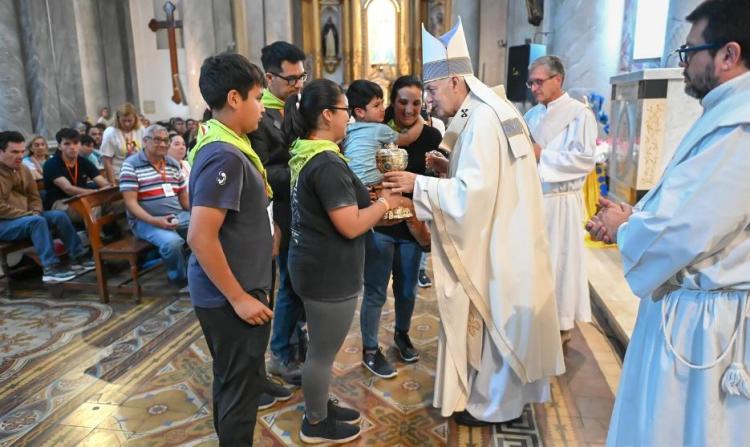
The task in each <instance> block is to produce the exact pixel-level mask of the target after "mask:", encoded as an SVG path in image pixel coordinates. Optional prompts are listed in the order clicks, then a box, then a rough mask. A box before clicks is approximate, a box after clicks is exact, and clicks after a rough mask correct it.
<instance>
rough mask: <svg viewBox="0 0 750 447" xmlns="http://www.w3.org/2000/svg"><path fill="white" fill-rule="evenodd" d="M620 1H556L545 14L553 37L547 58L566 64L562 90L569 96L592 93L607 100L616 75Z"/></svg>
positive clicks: (621, 11) (621, 6)
mask: <svg viewBox="0 0 750 447" xmlns="http://www.w3.org/2000/svg"><path fill="white" fill-rule="evenodd" d="M623 8H624V5H623V1H622V0H610V1H607V2H601V1H598V0H584V1H581V0H558V1H556V2H555V6H554V11H546V10H545V12H544V15H545V20H551V21H552V23H551V25H552V28H551V29H552V30H553V33H552V34H551V36H550V37H551V39H550V40H551V44H550V46H549V47H548V49H547V53H548V54H554V55H557V56H560V58H561V59H562V61H563V63H564V64H565V69H566V77H565V85H564V87H565V89H566V90H568V92H570V93H571V96H573V97H576V98H577V99H580V97H581V96H584V95H587V94H589V93H591V92H595V93H597V94H599V95H602V96H604V97H605V98H609V96H610V94H609V93H610V91H611V89H610V85H609V78H610V77H611V76H614V75H616V74H617V73H618V62H619V53H618V49H619V48H620V38H621V34H622V32H621V26H622V14H623Z"/></svg>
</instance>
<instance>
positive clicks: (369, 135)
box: [344, 79, 424, 187]
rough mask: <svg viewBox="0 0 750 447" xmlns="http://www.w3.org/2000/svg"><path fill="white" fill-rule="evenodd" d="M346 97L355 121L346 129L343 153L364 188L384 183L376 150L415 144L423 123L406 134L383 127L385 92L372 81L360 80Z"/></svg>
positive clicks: (349, 89) (418, 122)
mask: <svg viewBox="0 0 750 447" xmlns="http://www.w3.org/2000/svg"><path fill="white" fill-rule="evenodd" d="M346 98H347V100H348V101H349V108H350V109H351V111H352V117H354V120H355V121H354V122H353V123H350V124H349V125H348V126H347V128H346V138H345V139H344V153H345V154H346V157H347V158H348V159H349V167H350V168H351V170H352V171H353V172H354V174H355V175H356V176H357V177H359V179H360V181H362V183H363V184H364V185H365V186H368V187H369V186H373V185H376V184H378V183H380V182H381V181H382V180H383V174H382V173H381V172H380V171H378V167H377V164H376V162H375V151H377V150H378V149H379V148H381V147H382V146H383V145H384V144H389V143H396V145H398V146H399V147H404V146H408V145H409V144H411V143H413V142H414V141H415V140H416V139H417V138H418V137H419V135H421V133H422V128H423V127H424V122H423V121H422V120H417V123H416V124H415V125H414V126H412V127H411V128H409V129H406V130H404V132H403V133H399V132H396V131H395V130H394V129H392V128H391V127H389V126H387V125H385V124H382V122H383V118H384V117H385V107H384V105H383V89H382V88H380V86H379V85H378V84H376V83H374V82H372V81H367V80H364V79H359V80H356V81H354V82H352V83H351V85H350V86H349V88H348V89H347V90H346Z"/></svg>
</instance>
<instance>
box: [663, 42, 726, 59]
mask: <svg viewBox="0 0 750 447" xmlns="http://www.w3.org/2000/svg"><path fill="white" fill-rule="evenodd" d="M726 44H727V43H726V42H723V43H707V44H705V45H696V46H694V47H691V46H690V45H688V44H685V45H682V46H680V48H678V49H676V50H674V51H673V52H672V53H677V55H678V56H679V57H680V62H682V63H683V64H687V63H689V62H690V58H691V57H692V55H693V54H695V53H697V52H698V51H703V50H716V49H718V48H721V47H723V46H724V45H726Z"/></svg>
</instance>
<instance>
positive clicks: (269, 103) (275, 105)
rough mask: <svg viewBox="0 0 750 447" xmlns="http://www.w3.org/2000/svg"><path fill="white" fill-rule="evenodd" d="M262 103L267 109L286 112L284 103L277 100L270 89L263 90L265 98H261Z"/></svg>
mask: <svg viewBox="0 0 750 447" xmlns="http://www.w3.org/2000/svg"><path fill="white" fill-rule="evenodd" d="M260 102H262V103H263V107H265V108H267V109H280V110H284V101H282V100H280V99H279V98H277V97H276V96H275V95H274V94H273V93H271V90H269V89H264V90H263V97H262V98H260Z"/></svg>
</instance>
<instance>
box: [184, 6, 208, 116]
mask: <svg viewBox="0 0 750 447" xmlns="http://www.w3.org/2000/svg"><path fill="white" fill-rule="evenodd" d="M182 11H183V13H184V17H183V19H182V36H183V44H184V47H185V67H184V70H185V73H186V74H187V84H186V85H184V86H183V88H184V90H185V94H186V96H187V103H188V107H189V108H190V117H191V118H200V117H201V116H202V115H203V111H204V110H205V109H206V103H205V101H204V100H203V97H202V96H201V92H200V88H199V87H198V80H199V79H200V72H201V65H202V64H203V61H204V60H205V59H206V58H207V57H208V56H211V55H213V54H215V52H216V37H215V36H216V34H215V32H214V21H213V6H212V4H211V2H206V1H205V0H183V3H182Z"/></svg>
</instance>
